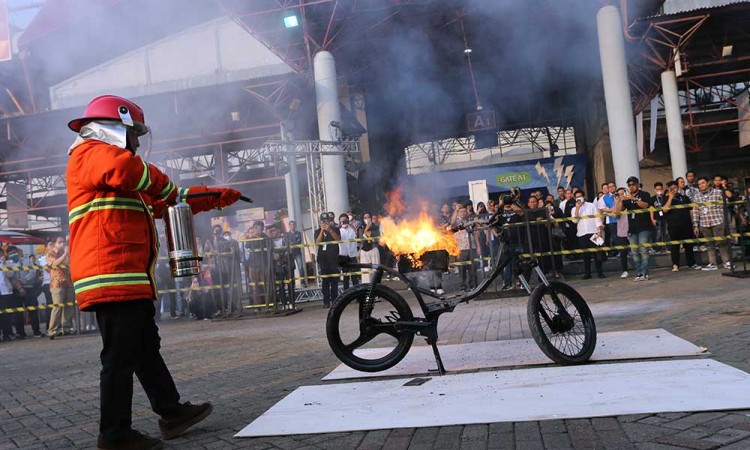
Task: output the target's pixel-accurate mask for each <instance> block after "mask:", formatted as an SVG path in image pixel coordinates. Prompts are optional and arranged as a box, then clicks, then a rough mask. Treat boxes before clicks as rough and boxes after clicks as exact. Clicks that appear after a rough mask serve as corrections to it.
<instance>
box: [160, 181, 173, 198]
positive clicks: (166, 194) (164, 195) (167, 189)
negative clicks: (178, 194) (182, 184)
mask: <svg viewBox="0 0 750 450" xmlns="http://www.w3.org/2000/svg"><path fill="white" fill-rule="evenodd" d="M174 188H175V185H174V183H172V182H171V181H170V182H169V184H168V185H166V186H165V187H164V189H162V190H161V192H159V197H161V198H162V200H166V199H167V198H168V197H169V194H171V193H172V190H173V189H174Z"/></svg>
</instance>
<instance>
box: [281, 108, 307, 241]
mask: <svg viewBox="0 0 750 450" xmlns="http://www.w3.org/2000/svg"><path fill="white" fill-rule="evenodd" d="M281 140H282V141H293V140H294V133H292V132H291V131H290V130H289V129H288V127H287V126H285V125H284V123H282V124H281ZM285 150H286V151H287V152H290V153H287V154H286V161H287V163H289V173H288V174H286V175H284V185H285V186H286V209H287V211H288V212H289V220H293V221H295V222H297V226H298V227H299V229H300V230H301V229H302V206H301V205H300V200H299V173H298V172H297V155H296V154H295V153H294V146H293V145H288V146H286V148H285Z"/></svg>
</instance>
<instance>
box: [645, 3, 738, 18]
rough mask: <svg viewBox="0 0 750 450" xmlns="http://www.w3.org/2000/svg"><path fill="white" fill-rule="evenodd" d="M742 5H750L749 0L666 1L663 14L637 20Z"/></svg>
mask: <svg viewBox="0 0 750 450" xmlns="http://www.w3.org/2000/svg"><path fill="white" fill-rule="evenodd" d="M743 3H744V4H748V5H750V0H667V1H666V2H664V13H662V14H654V15H651V16H648V17H642V18H640V19H639V20H643V19H654V18H657V17H667V16H677V15H680V14H685V13H694V12H703V11H713V10H717V9H721V8H725V7H727V6H734V5H738V4H743Z"/></svg>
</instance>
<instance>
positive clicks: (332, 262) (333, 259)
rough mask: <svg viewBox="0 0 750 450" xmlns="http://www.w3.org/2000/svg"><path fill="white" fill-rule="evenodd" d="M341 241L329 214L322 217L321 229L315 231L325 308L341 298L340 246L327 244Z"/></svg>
mask: <svg viewBox="0 0 750 450" xmlns="http://www.w3.org/2000/svg"><path fill="white" fill-rule="evenodd" d="M339 240H341V234H340V232H339V229H338V228H336V225H335V224H332V223H331V221H330V220H329V217H328V214H326V213H323V214H321V215H320V228H318V229H317V230H315V243H316V244H317V249H318V250H317V253H318V266H319V267H320V275H321V279H322V280H321V287H322V289H323V306H324V307H325V308H330V307H331V302H332V301H333V300H336V297H338V296H339V277H338V275H339V244H326V242H335V241H339Z"/></svg>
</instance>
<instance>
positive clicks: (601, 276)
mask: <svg viewBox="0 0 750 450" xmlns="http://www.w3.org/2000/svg"><path fill="white" fill-rule="evenodd" d="M597 276H598V277H599V278H607V277H605V276H604V274H603V273H600V274H599V275H597Z"/></svg>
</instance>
